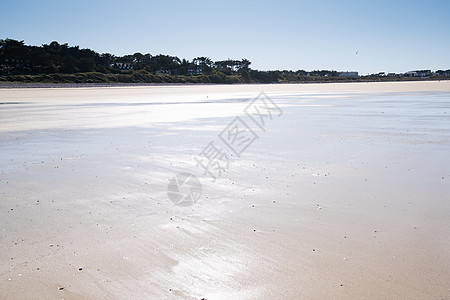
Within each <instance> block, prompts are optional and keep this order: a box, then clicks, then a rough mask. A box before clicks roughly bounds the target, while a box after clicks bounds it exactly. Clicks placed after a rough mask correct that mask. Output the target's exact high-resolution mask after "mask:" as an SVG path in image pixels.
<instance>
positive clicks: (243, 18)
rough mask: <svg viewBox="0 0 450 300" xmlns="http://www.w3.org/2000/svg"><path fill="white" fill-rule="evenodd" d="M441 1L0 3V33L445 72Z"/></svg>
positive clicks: (318, 64) (293, 62)
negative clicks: (443, 70)
mask: <svg viewBox="0 0 450 300" xmlns="http://www.w3.org/2000/svg"><path fill="white" fill-rule="evenodd" d="M449 14H450V1H448V0H428V1H424V0H421V1H416V0H409V1H403V0H388V1H386V0H377V1H373V0H370V1H367V0H340V1H335V0H314V1H313V0H309V1H303V0H297V1H287V0H276V1H265V0H260V1H252V0H248V1H242V0H241V1H235V0H227V1H215V0H210V1H203V0H192V1H189V0H184V1H183V0H179V1H178V0H164V1H152V0H149V1H144V0H128V1H118V0H109V1H102V0H98V1H96V0H89V1H87V0H77V1H62V0H59V1H53V0H41V1H39V0H33V1H30V0H28V1H27V0H14V1H13V0H9V1H5V0H0V39H5V38H11V39H16V40H24V41H25V44H27V45H42V44H48V43H50V42H52V41H58V42H59V43H68V44H69V45H71V46H75V45H79V46H80V47H81V48H90V49H92V50H95V51H97V52H99V53H105V52H107V53H112V54H115V55H125V54H133V53H136V52H140V53H150V54H152V55H157V54H167V55H174V56H178V57H179V58H186V59H189V60H191V59H193V58H194V57H198V56H206V57H210V58H211V59H212V60H214V61H217V60H224V59H228V58H230V59H242V58H247V59H249V60H250V61H251V62H252V64H251V66H250V67H251V68H253V69H259V70H275V69H277V70H300V69H303V70H308V71H311V70H322V69H327V70H337V71H358V72H359V73H360V74H362V75H365V74H369V73H378V72H397V73H400V72H406V71H410V70H416V69H431V70H438V69H450V55H449V54H450V51H449V49H450V18H449V17H448V16H449Z"/></svg>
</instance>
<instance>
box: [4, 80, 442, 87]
mask: <svg viewBox="0 0 450 300" xmlns="http://www.w3.org/2000/svg"><path fill="white" fill-rule="evenodd" d="M408 79H409V80H407V79H403V80H363V79H359V80H345V81H343V80H338V81H333V80H328V81H302V82H273V83H260V82H258V83H141V82H136V83H132V82H115V83H108V82H97V83H87V82H83V83H67V82H64V83H58V82H53V83H52V82H0V89H38V88H55V89H57V88H108V87H151V86H201V85H206V86H209V85H263V84H273V85H283V84H330V83H375V82H441V81H449V80H450V79H448V78H445V79H441V80H439V79H436V78H429V79H426V78H421V79H411V78H408Z"/></svg>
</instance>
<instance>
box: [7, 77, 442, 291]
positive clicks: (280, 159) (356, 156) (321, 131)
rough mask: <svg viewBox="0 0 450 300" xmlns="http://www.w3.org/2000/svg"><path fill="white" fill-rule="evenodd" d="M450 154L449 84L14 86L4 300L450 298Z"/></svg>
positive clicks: (9, 102)
mask: <svg viewBox="0 0 450 300" xmlns="http://www.w3.org/2000/svg"><path fill="white" fill-rule="evenodd" d="M260 92H265V93H266V94H267V95H268V96H269V97H270V99H272V100H273V102H274V103H276V105H277V106H278V107H279V108H280V109H281V111H282V114H281V115H280V116H279V115H278V114H277V115H273V116H272V118H265V122H266V123H265V127H264V128H263V129H264V130H262V129H261V128H259V127H258V126H256V125H255V124H254V123H252V121H251V120H250V119H249V118H248V116H246V115H245V113H244V109H245V108H246V107H247V106H248V105H249V104H250V103H251V100H252V99H254V98H255V97H256V96H257V95H258V94H259V93H260ZM237 116H239V117H240V118H241V119H242V120H244V121H245V122H246V124H248V126H249V127H251V129H252V130H253V132H254V133H255V134H256V135H257V138H256V139H255V140H254V141H253V143H252V144H251V145H249V146H248V148H247V149H246V150H245V151H243V152H242V153H241V155H240V156H238V155H236V154H235V153H233V151H231V150H230V149H228V148H227V147H226V145H225V144H224V143H223V141H221V139H220V137H219V135H220V133H221V132H222V131H223V130H224V129H225V128H226V127H227V126H228V125H229V124H230V122H232V121H233V120H234V118H235V117H237ZM210 142H214V143H215V145H217V146H220V147H221V149H222V150H223V151H224V153H226V155H227V158H228V159H229V161H228V162H229V165H228V167H227V168H226V170H225V172H223V173H222V174H221V176H220V177H218V178H217V179H216V180H215V181H213V180H211V178H209V176H208V175H207V174H206V175H205V174H204V170H203V169H202V168H201V167H200V166H198V165H197V162H196V160H195V157H198V154H199V153H200V152H202V150H204V149H205V147H207V146H208V145H209V144H210ZM449 154H450V82H448V81H442V82H414V83H412V82H402V83H351V84H311V85H308V84H301V85H202V86H151V87H109V88H99V87H96V88H73V89H71V88H67V89H66V88H59V89H0V299H30V298H34V299H36V298H38V299H98V298H106V299H128V298H130V299H132V298H134V299H202V298H205V299H209V300H211V299H277V298H278V299H450V285H449V278H450V271H449V270H450V251H449V249H450V155H449ZM180 172H187V173H192V174H194V175H196V176H198V177H199V179H200V181H201V184H202V194H201V197H200V199H199V200H198V202H196V203H194V204H193V205H191V206H177V205H174V204H173V203H172V202H171V201H170V199H169V198H168V195H167V186H168V183H169V180H170V179H171V178H172V177H173V176H174V175H176V174H177V173H180Z"/></svg>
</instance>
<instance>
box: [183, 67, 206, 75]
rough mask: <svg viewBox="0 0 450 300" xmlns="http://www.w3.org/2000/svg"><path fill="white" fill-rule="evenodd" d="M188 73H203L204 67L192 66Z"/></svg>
mask: <svg viewBox="0 0 450 300" xmlns="http://www.w3.org/2000/svg"><path fill="white" fill-rule="evenodd" d="M187 74H188V75H202V74H203V69H202V67H200V66H194V67H190V68H189V69H188V70H187Z"/></svg>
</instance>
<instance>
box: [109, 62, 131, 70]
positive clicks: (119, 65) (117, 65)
mask: <svg viewBox="0 0 450 300" xmlns="http://www.w3.org/2000/svg"><path fill="white" fill-rule="evenodd" d="M110 67H111V68H117V69H119V70H132V69H133V65H132V64H131V63H123V62H115V63H113V64H111V65H110Z"/></svg>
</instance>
